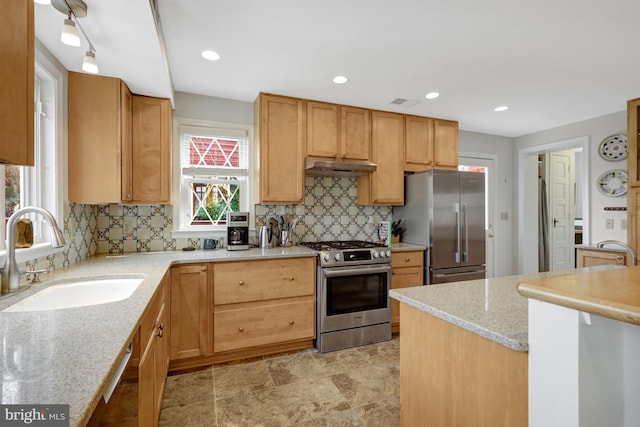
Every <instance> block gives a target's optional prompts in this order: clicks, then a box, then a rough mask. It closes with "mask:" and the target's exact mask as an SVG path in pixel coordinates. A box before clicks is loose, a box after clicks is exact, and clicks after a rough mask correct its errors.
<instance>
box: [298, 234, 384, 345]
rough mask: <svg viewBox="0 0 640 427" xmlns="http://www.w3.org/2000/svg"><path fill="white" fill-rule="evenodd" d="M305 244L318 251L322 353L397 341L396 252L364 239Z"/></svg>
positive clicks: (318, 310) (319, 339) (318, 316)
mask: <svg viewBox="0 0 640 427" xmlns="http://www.w3.org/2000/svg"><path fill="white" fill-rule="evenodd" d="M300 245H302V246H306V247H308V248H311V249H314V250H316V251H318V269H317V280H316V286H317V300H318V302H317V305H316V313H317V315H316V322H317V323H316V331H317V338H316V348H317V349H318V351H320V352H321V353H324V352H327V351H334V350H340V349H343V348H349V347H355V346H359V345H365V344H372V343H375V342H380V341H386V340H389V339H391V303H390V302H389V289H390V288H391V250H390V249H389V248H388V247H386V246H383V245H379V244H377V243H371V242H365V241H360V240H355V241H353V240H352V241H335V242H301V243H300Z"/></svg>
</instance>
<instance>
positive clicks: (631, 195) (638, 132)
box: [627, 98, 640, 254]
mask: <svg viewBox="0 0 640 427" xmlns="http://www.w3.org/2000/svg"><path fill="white" fill-rule="evenodd" d="M639 138H640V98H636V99H632V100H629V101H627V149H628V155H627V169H628V171H629V174H628V182H627V185H628V187H629V188H628V190H627V223H628V225H629V226H628V228H627V243H628V244H629V246H631V247H632V248H633V249H634V250H635V251H636V253H638V254H640V237H639V236H638V232H639V231H640V168H638V163H639V160H640V149H638V142H639V141H638V139H639Z"/></svg>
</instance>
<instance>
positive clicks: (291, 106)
mask: <svg viewBox="0 0 640 427" xmlns="http://www.w3.org/2000/svg"><path fill="white" fill-rule="evenodd" d="M254 111H255V119H254V123H255V142H256V145H257V147H258V152H259V159H260V162H259V163H260V164H259V171H258V176H259V178H258V179H259V196H260V197H259V199H260V200H259V202H261V203H267V202H273V203H294V204H295V203H302V202H303V199H304V156H305V145H306V134H305V114H304V101H303V100H302V99H296V98H289V97H285V96H277V95H268V94H264V93H261V94H259V95H258V98H257V99H256V101H255V103H254Z"/></svg>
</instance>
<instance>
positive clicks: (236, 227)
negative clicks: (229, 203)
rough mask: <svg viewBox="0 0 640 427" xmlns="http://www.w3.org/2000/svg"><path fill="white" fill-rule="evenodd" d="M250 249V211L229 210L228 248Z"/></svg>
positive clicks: (236, 249)
mask: <svg viewBox="0 0 640 427" xmlns="http://www.w3.org/2000/svg"><path fill="white" fill-rule="evenodd" d="M247 249H249V212H227V250H229V251H242V250H247Z"/></svg>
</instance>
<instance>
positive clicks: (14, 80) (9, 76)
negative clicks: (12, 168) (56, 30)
mask: <svg viewBox="0 0 640 427" xmlns="http://www.w3.org/2000/svg"><path fill="white" fill-rule="evenodd" d="M2 16H3V18H0V22H1V25H0V48H1V50H2V61H0V80H2V84H1V85H0V141H2V142H1V143H0V163H8V164H14V165H24V166H33V163H34V155H33V152H34V133H33V130H34V128H33V120H34V119H33V116H34V114H33V113H34V111H33V105H34V90H33V82H34V63H35V60H34V38H35V25H34V12H33V2H32V1H24V0H5V1H3V2H2Z"/></svg>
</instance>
